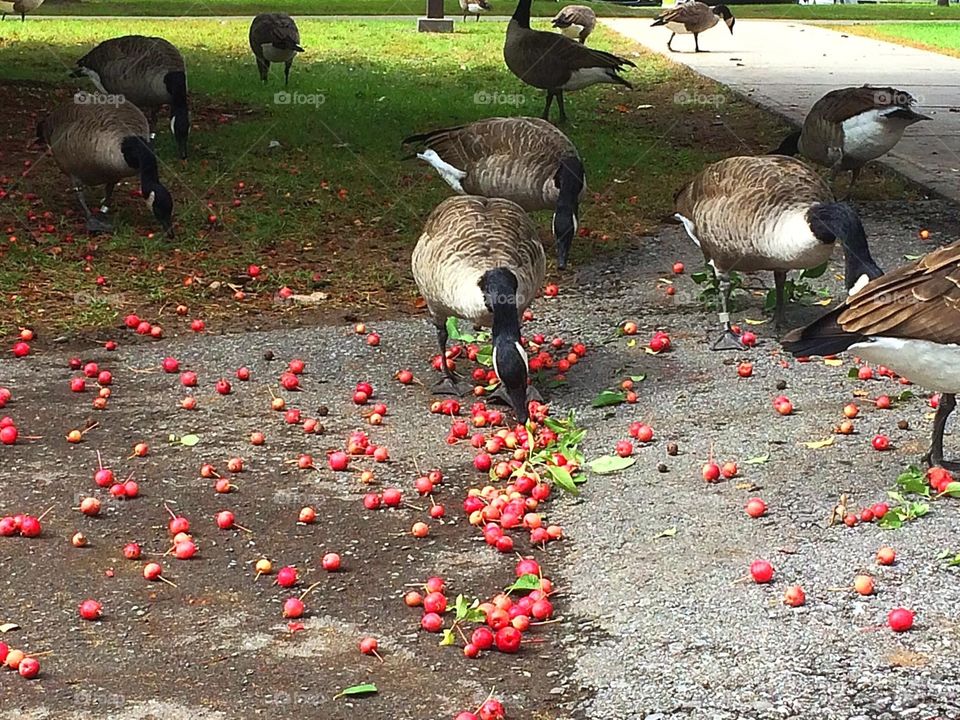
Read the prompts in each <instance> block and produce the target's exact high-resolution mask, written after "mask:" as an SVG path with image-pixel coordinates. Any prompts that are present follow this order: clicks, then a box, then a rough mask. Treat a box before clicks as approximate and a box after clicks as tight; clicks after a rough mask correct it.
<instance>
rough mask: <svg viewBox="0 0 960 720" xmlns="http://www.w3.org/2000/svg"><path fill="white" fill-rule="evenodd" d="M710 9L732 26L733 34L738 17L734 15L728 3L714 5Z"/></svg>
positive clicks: (729, 26)
mask: <svg viewBox="0 0 960 720" xmlns="http://www.w3.org/2000/svg"><path fill="white" fill-rule="evenodd" d="M710 9H711V10H712V11H713V14H714V15H716V16H717V17H718V18H720V19H721V20H723V22H724V24H725V25H726V26H727V27H728V28H730V34H731V35H733V26H734V23H736V22H737V19H736V18H735V17H734V16H733V13H732V12H730V8H728V7H727V6H726V5H714V6H713V7H712V8H710Z"/></svg>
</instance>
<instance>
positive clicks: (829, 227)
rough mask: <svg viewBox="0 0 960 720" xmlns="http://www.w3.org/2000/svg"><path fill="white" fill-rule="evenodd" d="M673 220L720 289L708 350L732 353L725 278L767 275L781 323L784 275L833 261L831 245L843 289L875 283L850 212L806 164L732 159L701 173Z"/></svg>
mask: <svg viewBox="0 0 960 720" xmlns="http://www.w3.org/2000/svg"><path fill="white" fill-rule="evenodd" d="M675 207H676V215H675V217H676V218H677V220H679V221H680V222H681V223H682V224H683V226H684V228H685V229H686V231H687V234H688V235H689V236H690V238H691V239H692V240H693V241H694V242H695V243H696V244H697V246H698V247H699V248H700V249H701V250H702V251H703V255H704V258H705V259H706V260H707V263H708V264H709V265H711V266H712V267H713V269H714V272H715V273H716V274H717V278H718V280H719V282H720V307H721V312H720V323H721V325H722V327H723V329H724V333H723V335H722V336H721V337H720V339H719V340H718V341H717V342H716V343H715V344H714V346H713V348H714V349H715V350H728V349H739V348H741V347H742V345H741V344H740V341H739V339H738V338H737V337H736V336H735V335H734V334H733V333H732V332H731V330H730V315H729V313H728V310H727V302H728V300H729V295H730V277H729V272H730V271H731V270H741V271H744V272H756V271H758V270H773V274H774V278H775V281H776V298H777V304H776V311H775V318H776V322H777V325H778V327H779V326H780V324H781V323H782V321H783V312H784V297H783V296H784V283H785V282H786V278H787V271H788V270H800V269H805V268H815V267H817V266H819V265H822V264H823V263H825V262H826V261H827V260H828V259H829V258H830V256H831V255H832V254H833V248H834V244H835V242H836V240H837V239H839V240H840V241H841V243H842V244H843V247H844V250H845V254H846V267H847V271H846V281H847V286H848V287H852V286H853V285H854V283H856V282H857V281H858V280H860V278H861V276H862V275H867V276H868V277H869V278H874V277H877V276H879V275H880V274H881V273H882V271H881V270H880V268H879V267H877V265H876V263H874V261H873V258H872V257H871V256H870V249H869V247H868V246H867V238H866V235H865V234H864V230H863V225H862V224H861V222H860V218H859V217H857V214H856V212H854V210H853V208H851V207H850V206H849V205H846V204H843V203H837V202H834V198H833V193H831V192H830V188H829V187H828V186H827V184H826V183H825V182H824V181H823V179H822V178H821V177H820V176H819V175H818V174H817V173H816V171H815V170H814V169H813V168H812V167H810V166H809V165H806V164H805V163H803V162H801V161H799V160H796V159H794V158H788V157H784V156H782V155H767V156H761V157H732V158H728V159H726V160H721V161H719V162H716V163H713V164H712V165H708V166H707V167H706V168H705V169H704V170H703V171H702V172H700V173H699V174H698V175H697V176H696V177H694V178H693V180H691V181H690V182H689V183H688V184H687V185H686V186H685V187H684V188H683V189H681V190H680V192H679V193H677V196H676V198H675Z"/></svg>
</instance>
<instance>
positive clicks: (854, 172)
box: [844, 167, 863, 200]
mask: <svg viewBox="0 0 960 720" xmlns="http://www.w3.org/2000/svg"><path fill="white" fill-rule="evenodd" d="M862 170H863V168H862V167H858V168H854V169H853V170H852V171H851V173H850V184H849V185H848V186H847V196H846V197H845V198H844V200H849V199H850V196H851V195H853V186H854V184H856V182H857V180H859V179H860V173H861V171H862Z"/></svg>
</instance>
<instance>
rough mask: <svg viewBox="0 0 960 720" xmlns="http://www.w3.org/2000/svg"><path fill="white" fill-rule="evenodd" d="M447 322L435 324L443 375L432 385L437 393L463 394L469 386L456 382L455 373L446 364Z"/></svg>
mask: <svg viewBox="0 0 960 720" xmlns="http://www.w3.org/2000/svg"><path fill="white" fill-rule="evenodd" d="M448 337H449V336H448V335H447V323H446V322H443V323H441V324H439V325H437V344H438V345H439V346H440V360H441V362H442V364H443V373H444V377H443V378H442V379H441V380H440V381H439V382H437V383H436V384H435V385H434V386H433V392H434V393H435V394H437V395H457V396H460V395H465V394H466V393H467V392H469V390H470V388H469V387H467V385H466V383H462V382H458V378H457V374H456V373H455V372H453V370H451V369H450V366H448V365H447V362H446V359H447V339H448Z"/></svg>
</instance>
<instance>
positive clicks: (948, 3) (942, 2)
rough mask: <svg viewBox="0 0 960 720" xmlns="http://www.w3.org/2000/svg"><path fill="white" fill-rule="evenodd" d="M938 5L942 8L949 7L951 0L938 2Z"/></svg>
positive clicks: (939, 0) (938, 0)
mask: <svg viewBox="0 0 960 720" xmlns="http://www.w3.org/2000/svg"><path fill="white" fill-rule="evenodd" d="M937 5H939V6H940V7H949V6H950V0H937Z"/></svg>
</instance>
